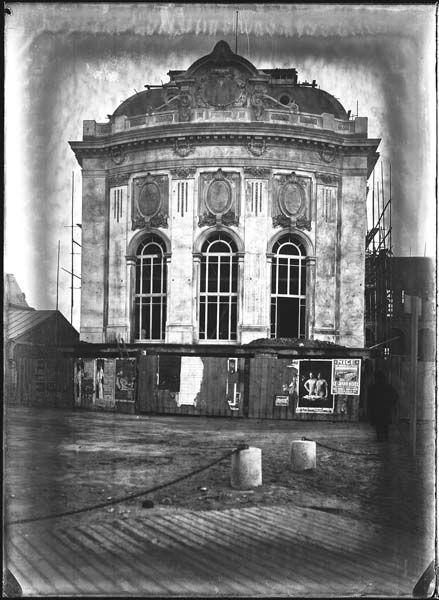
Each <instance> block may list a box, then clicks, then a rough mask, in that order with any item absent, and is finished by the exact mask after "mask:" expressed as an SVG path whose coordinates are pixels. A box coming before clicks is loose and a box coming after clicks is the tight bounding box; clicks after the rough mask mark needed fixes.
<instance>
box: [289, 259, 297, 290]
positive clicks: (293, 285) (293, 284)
mask: <svg viewBox="0 0 439 600" xmlns="http://www.w3.org/2000/svg"><path fill="white" fill-rule="evenodd" d="M290 294H292V295H295V296H298V295H299V266H298V265H297V263H295V262H292V263H291V266H290Z"/></svg>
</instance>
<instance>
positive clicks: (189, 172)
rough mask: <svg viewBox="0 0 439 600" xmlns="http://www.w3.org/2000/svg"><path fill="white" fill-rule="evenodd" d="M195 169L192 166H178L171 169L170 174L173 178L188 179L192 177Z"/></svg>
mask: <svg viewBox="0 0 439 600" xmlns="http://www.w3.org/2000/svg"><path fill="white" fill-rule="evenodd" d="M196 171H197V169H195V168H192V167H180V168H178V169H172V170H171V175H172V177H174V178H175V179H189V178H191V177H193V176H194V175H195V173H196Z"/></svg>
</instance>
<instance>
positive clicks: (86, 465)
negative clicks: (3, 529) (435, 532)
mask: <svg viewBox="0 0 439 600" xmlns="http://www.w3.org/2000/svg"><path fill="white" fill-rule="evenodd" d="M404 427H406V428H407V426H404V425H400V426H398V427H396V426H393V428H392V431H391V437H390V441H389V442H388V443H387V444H379V443H377V442H376V441H375V436H374V432H373V430H372V429H371V428H370V426H369V425H368V424H366V423H354V424H352V423H350V424H343V423H322V422H314V423H310V422H308V423H305V422H296V421H271V420H270V421H264V420H243V419H217V418H196V417H195V418H194V417H187V418H185V417H171V416H166V417H159V416H151V417H149V416H146V415H140V416H136V415H120V414H117V415H113V414H108V413H97V412H78V411H77V412H75V411H62V410H48V409H42V410H35V409H28V408H14V409H8V411H7V414H6V448H5V461H6V462H5V467H6V470H5V493H6V515H7V521H8V522H9V521H14V520H17V519H31V518H35V517H40V516H45V515H56V514H59V513H63V512H66V511H72V510H77V509H81V508H85V507H89V506H93V505H95V504H100V503H104V502H107V501H113V500H115V499H118V498H123V497H125V496H128V495H131V494H137V493H140V492H142V491H144V490H148V489H150V488H153V487H155V486H159V485H161V484H164V483H166V482H169V481H172V480H174V479H177V478H179V477H181V476H183V475H186V474H188V473H190V472H191V471H193V470H196V469H199V468H200V467H202V466H204V465H207V464H209V463H210V462H213V461H215V460H217V459H219V458H221V457H222V456H224V455H226V454H228V453H229V452H230V451H232V450H233V449H234V448H236V447H237V446H238V445H239V444H240V443H246V444H249V445H251V446H255V447H259V448H261V449H262V473H263V485H262V486H261V487H260V488H256V489H254V490H250V491H245V492H243V491H238V490H234V489H232V488H231V486H230V470H231V467H230V465H231V458H230V457H227V458H226V459H225V460H223V461H222V462H220V463H218V464H216V465H214V466H212V467H211V468H210V469H208V470H206V471H203V472H201V473H198V474H196V475H194V476H192V477H189V478H186V479H184V480H183V481H180V482H178V483H175V484H173V485H171V486H169V487H164V488H163V489H160V490H158V491H156V492H154V493H151V494H149V495H145V496H142V497H139V498H136V499H133V500H127V501H123V502H121V503H117V504H114V505H111V506H108V507H105V508H101V509H98V510H91V511H87V512H83V513H81V514H78V515H74V516H70V517H64V519H63V522H71V523H75V524H77V523H84V522H87V521H93V522H96V521H99V520H105V519H109V518H114V517H115V516H120V517H122V518H123V517H124V516H126V517H128V516H135V515H142V514H145V512H147V511H149V512H151V511H155V512H157V511H163V510H168V511H169V510H173V511H175V510H177V511H178V510H179V509H180V508H190V509H192V510H206V509H208V510H209V509H221V508H229V507H237V506H248V505H271V504H272V505H274V504H286V505H289V504H291V505H298V506H305V507H312V508H320V509H322V510H326V511H332V512H334V513H338V514H344V515H346V516H350V517H354V518H358V519H362V520H366V521H370V522H371V523H377V524H382V525H393V526H396V527H399V526H401V524H402V521H405V522H406V523H405V524H404V527H409V528H411V529H413V530H414V531H418V532H425V531H427V530H428V529H429V528H430V525H431V518H432V516H433V515H432V513H433V509H432V506H433V504H432V502H433V487H432V486H433V473H432V465H433V457H434V450H433V435H432V431H429V428H428V426H427V425H424V426H422V425H420V427H421V428H423V429H422V432H420V435H419V436H418V439H420V440H421V447H420V448H419V450H418V456H417V457H416V458H412V457H410V455H409V448H408V444H407V442H406V440H405V437H406V436H407V434H408V431H404ZM303 436H305V437H307V438H309V439H313V440H315V441H316V442H318V446H317V468H316V469H315V470H311V471H305V472H302V473H297V472H293V471H292V470H291V469H290V467H289V461H288V455H289V446H290V442H291V441H292V440H298V439H301V438H302V437H303ZM146 499H148V500H150V501H151V502H150V506H151V507H150V508H149V509H145V508H142V501H143V500H146ZM152 504H153V506H152ZM403 505H404V506H403ZM410 506H411V507H412V508H411V509H409V508H407V507H410ZM407 511H408V512H407Z"/></svg>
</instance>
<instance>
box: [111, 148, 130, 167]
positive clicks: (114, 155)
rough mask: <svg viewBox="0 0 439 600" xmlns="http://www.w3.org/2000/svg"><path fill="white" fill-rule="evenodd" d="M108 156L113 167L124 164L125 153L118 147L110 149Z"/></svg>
mask: <svg viewBox="0 0 439 600" xmlns="http://www.w3.org/2000/svg"><path fill="white" fill-rule="evenodd" d="M110 156H111V160H112V161H113V162H114V164H115V165H121V164H122V163H123V162H125V159H126V155H125V151H124V150H122V148H120V146H114V147H113V148H111V149H110Z"/></svg>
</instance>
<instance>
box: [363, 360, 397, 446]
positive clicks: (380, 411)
mask: <svg viewBox="0 0 439 600" xmlns="http://www.w3.org/2000/svg"><path fill="white" fill-rule="evenodd" d="M397 399H398V394H397V393H396V391H395V388H394V387H393V386H392V385H390V383H386V377H385V375H384V373H382V372H381V371H378V372H377V373H376V374H375V383H373V384H372V385H371V386H369V389H368V408H369V420H370V422H371V424H372V425H374V427H375V430H376V433H377V440H378V441H379V442H384V441H387V440H388V439H389V423H391V422H392V408H393V407H394V406H395V404H396V401H397Z"/></svg>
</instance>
